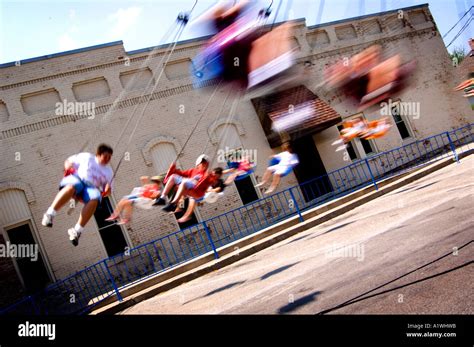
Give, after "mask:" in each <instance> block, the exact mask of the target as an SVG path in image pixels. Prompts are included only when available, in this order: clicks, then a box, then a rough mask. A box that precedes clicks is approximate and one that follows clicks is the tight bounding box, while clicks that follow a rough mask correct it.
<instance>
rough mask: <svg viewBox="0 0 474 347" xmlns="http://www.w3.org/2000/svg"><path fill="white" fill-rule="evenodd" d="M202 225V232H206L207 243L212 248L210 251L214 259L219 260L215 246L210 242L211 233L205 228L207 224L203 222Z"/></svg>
mask: <svg viewBox="0 0 474 347" xmlns="http://www.w3.org/2000/svg"><path fill="white" fill-rule="evenodd" d="M202 225H203V226H204V230H205V231H206V235H207V238H208V239H209V242H210V244H211V247H212V251H213V252H214V258H216V259H219V254H218V253H217V249H216V246H215V245H214V241H212V237H211V232H210V231H209V228H208V227H207V224H206V223H205V222H202Z"/></svg>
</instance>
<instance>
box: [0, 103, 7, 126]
mask: <svg viewBox="0 0 474 347" xmlns="http://www.w3.org/2000/svg"><path fill="white" fill-rule="evenodd" d="M8 118H9V114H8V109H7V105H5V103H4V102H2V101H0V123H1V122H6V121H7V120H8Z"/></svg>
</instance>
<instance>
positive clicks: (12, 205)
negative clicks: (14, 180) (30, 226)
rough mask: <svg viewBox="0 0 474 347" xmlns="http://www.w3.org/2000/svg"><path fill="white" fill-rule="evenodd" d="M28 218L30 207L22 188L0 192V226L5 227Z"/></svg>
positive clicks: (29, 216)
mask: <svg viewBox="0 0 474 347" xmlns="http://www.w3.org/2000/svg"><path fill="white" fill-rule="evenodd" d="M30 218H31V213H30V208H29V206H28V202H27V200H26V196H25V193H24V192H23V191H22V190H19V189H8V190H5V191H2V192H0V226H2V227H5V226H7V225H10V224H14V223H18V222H20V221H24V220H28V219H30Z"/></svg>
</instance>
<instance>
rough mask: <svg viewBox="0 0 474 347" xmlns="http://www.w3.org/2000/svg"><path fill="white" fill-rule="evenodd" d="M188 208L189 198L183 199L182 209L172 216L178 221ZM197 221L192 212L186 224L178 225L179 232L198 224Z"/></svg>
mask: <svg viewBox="0 0 474 347" xmlns="http://www.w3.org/2000/svg"><path fill="white" fill-rule="evenodd" d="M188 206H189V198H186V199H184V207H183V209H182V210H181V211H179V212H176V213H175V214H174V216H175V217H176V219H180V218H181V217H182V216H183V215H184V214H185V213H186V210H187V209H188ZM198 223H199V221H198V219H197V217H196V214H195V213H194V212H193V214H192V215H191V219H190V220H188V221H187V222H184V223H178V225H179V229H180V230H183V229H186V228H189V227H191V226H193V225H195V224H198Z"/></svg>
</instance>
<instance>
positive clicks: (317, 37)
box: [306, 30, 329, 48]
mask: <svg viewBox="0 0 474 347" xmlns="http://www.w3.org/2000/svg"><path fill="white" fill-rule="evenodd" d="M306 38H307V40H308V43H309V45H310V46H311V47H312V48H316V47H317V46H320V45H327V44H329V36H328V33H327V32H326V30H319V31H316V32H314V33H309V34H307V35H306Z"/></svg>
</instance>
